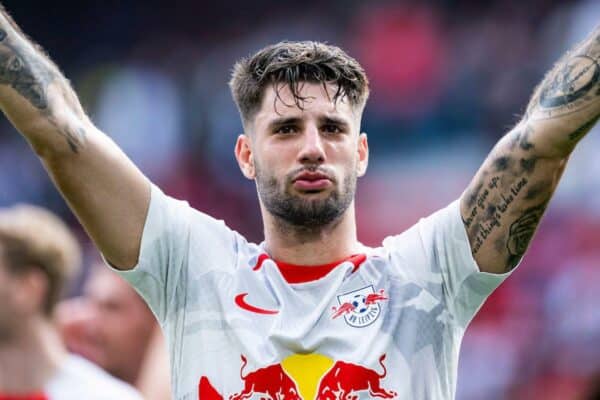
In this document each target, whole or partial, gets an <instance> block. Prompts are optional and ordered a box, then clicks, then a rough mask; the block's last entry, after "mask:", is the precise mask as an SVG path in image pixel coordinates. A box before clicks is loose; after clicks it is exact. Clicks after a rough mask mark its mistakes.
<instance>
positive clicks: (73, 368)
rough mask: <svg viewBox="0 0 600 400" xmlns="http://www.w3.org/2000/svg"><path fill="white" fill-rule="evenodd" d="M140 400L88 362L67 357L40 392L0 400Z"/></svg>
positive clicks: (71, 356)
mask: <svg viewBox="0 0 600 400" xmlns="http://www.w3.org/2000/svg"><path fill="white" fill-rule="evenodd" d="M4 399H7V400H82V399H86V400H115V399H119V400H142V397H141V396H140V395H139V394H138V392H137V391H136V390H135V389H134V388H133V387H131V386H129V385H128V384H126V383H124V382H122V381H120V380H118V379H115V378H113V377H112V376H110V375H109V374H107V373H106V372H104V371H103V370H102V369H100V368H99V367H97V366H95V365H94V364H92V363H90V362H89V361H87V360H85V359H83V358H81V357H79V356H76V355H69V356H68V358H67V359H66V360H65V361H64V362H63V364H62V365H61V367H60V369H59V371H58V372H57V373H56V374H55V375H54V376H53V377H52V378H51V379H50V381H48V383H47V384H46V387H45V388H44V389H43V391H41V392H38V393H33V394H29V395H6V394H2V393H1V392H0V400H4Z"/></svg>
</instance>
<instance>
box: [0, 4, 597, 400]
mask: <svg viewBox="0 0 600 400" xmlns="http://www.w3.org/2000/svg"><path fill="white" fill-rule="evenodd" d="M3 4H4V5H5V7H6V8H7V9H8V10H9V11H10V12H11V14H12V15H13V17H14V18H15V19H16V21H17V22H18V23H19V24H20V25H21V27H22V28H23V30H24V31H25V32H27V33H28V34H29V35H30V37H32V38H33V39H34V40H35V41H37V42H38V43H40V44H41V45H42V46H43V47H44V48H45V49H46V51H47V52H48V53H49V54H50V56H51V57H52V58H53V59H54V60H55V61H56V62H57V64H58V65H59V66H60V67H61V68H62V70H63V71H64V72H65V74H66V75H67V77H69V78H70V79H71V81H72V83H73V85H74V87H75V89H76V91H77V92H78V93H79V95H80V97H81V99H82V102H83V104H84V106H85V107H86V109H87V110H88V112H89V113H90V115H91V116H92V119H93V120H94V121H95V122H96V123H97V125H98V126H99V127H100V128H101V129H102V130H104V132H106V133H107V134H108V135H110V136H111V137H112V138H113V139H114V140H115V141H116V142H117V143H118V144H119V145H120V146H121V147H122V148H123V149H124V150H125V151H126V153H127V154H128V155H129V156H130V157H131V158H132V159H133V160H134V161H135V163H136V164H137V165H138V166H139V167H140V168H141V169H142V170H143V171H144V172H145V173H146V174H147V175H149V176H150V177H151V178H152V179H153V180H154V181H155V182H157V183H158V184H159V185H160V186H161V187H162V188H163V189H164V190H165V191H166V192H167V193H169V194H171V195H173V196H175V197H179V198H185V199H187V200H188V201H189V202H190V203H191V204H192V205H193V206H194V207H196V208H198V209H200V210H203V211H205V212H207V213H209V214H211V215H213V216H215V217H217V218H221V219H224V220H225V221H226V222H227V223H228V225H229V226H231V227H232V228H234V229H236V230H238V231H239V232H241V233H243V234H244V235H246V236H247V237H248V238H249V239H251V240H254V241H259V240H261V235H262V232H261V229H262V227H261V223H260V216H259V211H258V204H257V200H256V194H255V189H254V187H253V185H252V183H251V182H249V181H245V180H244V179H243V178H242V175H241V174H240V173H239V171H238V168H237V165H236V163H235V160H234V157H233V145H234V142H235V138H236V136H237V134H238V133H240V132H241V125H240V122H239V118H238V115H237V111H236V109H235V106H234V104H233V102H232V100H231V99H230V95H229V91H228V87H227V81H228V77H229V73H230V70H231V67H232V65H233V63H234V62H235V60H236V59H238V58H239V57H241V56H245V55H247V54H249V53H250V52H252V51H255V50H257V49H259V48H261V47H263V46H264V45H266V44H269V43H272V42H276V41H280V40H284V39H289V40H306V39H312V40H321V41H327V42H330V43H334V44H338V45H340V46H341V47H343V48H344V49H346V50H347V51H348V52H349V53H350V54H351V55H353V56H354V57H356V58H357V59H358V60H359V61H360V62H361V63H362V64H363V66H364V67H365V69H366V70H367V73H368V75H369V77H370V80H371V88H372V95H371V99H370V101H369V103H368V105H367V109H366V113H365V117H364V124H363V126H364V130H365V131H366V132H367V133H368V134H369V140H370V146H371V165H370V171H369V173H368V174H367V176H366V177H365V178H363V179H362V180H361V182H360V184H359V193H358V199H357V206H358V218H359V237H360V239H361V240H362V241H363V242H365V243H367V244H370V245H376V244H378V243H380V241H381V240H382V238H383V237H384V236H386V235H388V234H393V233H398V232H401V231H403V230H404V229H406V228H408V227H409V226H410V225H412V224H413V223H414V222H416V221H417V219H418V218H420V217H422V216H425V215H427V214H429V213H431V212H432V211H434V210H436V209H438V208H440V207H442V206H444V205H446V204H447V203H449V202H450V201H451V200H453V199H455V198H457V197H458V196H459V195H460V193H461V192H462V190H463V188H464V187H465V186H466V184H467V183H468V181H469V180H470V178H471V177H472V175H473V174H474V173H475V171H476V169H477V168H478V166H479V164H480V163H481V162H482V161H483V159H484V157H485V155H486V154H487V152H488V151H489V150H490V149H491V147H492V146H493V144H494V143H495V142H496V141H497V140H498V139H499V138H500V136H501V135H502V134H504V133H505V132H506V131H507V130H508V129H509V128H510V127H511V126H512V125H513V124H515V123H516V121H517V119H518V118H519V116H520V115H521V114H522V113H523V111H524V108H525V105H526V104H527V101H528V98H529V96H530V94H531V92H532V91H533V88H534V86H535V85H536V84H537V83H538V82H539V81H540V80H541V79H542V77H543V75H544V73H545V71H547V70H548V69H549V68H550V67H551V66H552V64H553V62H554V61H556V60H557V59H558V57H559V56H560V55H561V54H562V53H563V52H564V51H565V50H566V49H567V48H569V47H570V46H572V45H573V44H574V43H575V42H576V41H579V40H581V39H583V37H584V36H585V35H586V34H587V33H588V32H589V31H591V29H592V28H593V27H594V25H596V24H598V23H599V22H600V2H598V1H595V0H583V1H556V0H555V1H552V0H528V1H515V0H511V1H494V0H491V1H486V2H480V1H474V0H471V1H460V2H458V1H449V0H448V1H441V0H440V1H422V2H408V1H406V2H403V1H389V2H385V1H357V0H339V1H328V2H325V1H315V0H305V1H302V2H296V1H274V0H255V1H241V0H235V1H226V2H210V3H208V2H206V4H203V2H198V1H191V0H178V1H160V2H159V1H153V0H147V1H143V2H142V1H131V0H130V1H82V2H71V1H66V0H63V1H53V2H51V3H48V2H39V1H38V0H10V1H9V0H6V1H3ZM598 128H599V127H598V126H597V127H596V128H595V129H594V131H592V132H591V133H590V135H589V136H588V137H587V138H586V139H585V140H584V141H583V142H582V143H581V145H580V147H579V148H578V149H577V151H576V152H575V154H574V155H573V156H572V159H571V162H570V165H569V167H568V169H567V171H566V172H565V174H564V178H563V181H562V183H561V184H560V186H559V188H558V191H557V193H556V196H555V198H554V200H553V202H552V204H551V207H550V209H549V211H548V213H547V216H546V218H545V219H544V221H543V223H542V226H541V228H540V230H539V232H538V234H537V236H536V239H535V240H534V244H533V246H532V248H531V249H530V251H529V252H528V254H527V256H526V257H525V259H524V261H523V262H522V264H521V266H520V267H519V269H518V270H517V272H516V273H515V274H514V275H513V276H512V277H511V278H510V279H509V280H508V281H507V282H506V283H505V284H504V285H503V286H502V287H501V288H500V289H499V290H497V291H496V292H495V293H494V294H493V295H492V297H491V298H490V299H489V300H488V302H487V303H486V304H485V306H484V307H483V309H482V311H481V312H480V313H479V315H478V316H477V317H476V318H475V320H474V321H473V323H472V324H471V326H470V328H469V330H468V331H467V334H466V337H465V340H464V343H463V347H462V354H461V363H460V367H459V380H458V393H457V399H458V400H470V399H487V400H493V399H544V400H548V399H584V398H588V397H587V395H585V394H584V393H586V391H587V390H588V388H589V387H590V386H591V385H594V384H597V383H598V381H600V375H599V373H600V295H599V293H600V267H599V264H600V202H599V200H598V199H599V198H600V157H598V152H599V151H600V132H599V130H600V129H598ZM106 168H110V165H107V166H106ZM15 202H30V203H35V204H39V205H43V206H47V207H49V208H51V209H52V210H54V211H55V212H58V213H59V214H61V215H62V216H63V217H65V218H66V219H67V220H68V221H70V222H71V223H72V225H73V226H74V227H76V229H77V230H78V231H79V233H80V238H81V240H82V241H83V242H84V243H87V244H88V251H89V253H90V255H89V258H92V257H93V256H92V254H93V250H92V248H91V246H90V245H89V240H88V239H87V238H86V237H85V235H84V234H83V233H81V229H80V228H79V227H78V225H77V223H76V221H75V220H74V218H73V216H72V215H71V213H70V212H69V211H68V210H67V208H66V206H65V204H64V202H63V201H62V199H61V198H60V197H59V196H58V194H57V192H56V190H55V189H54V187H53V186H52V184H51V183H50V181H49V179H48V178H47V176H46V174H45V172H44V170H43V169H42V167H41V165H40V163H39V162H38V160H37V158H36V157H35V156H34V154H33V153H32V152H31V150H30V149H29V148H28V146H27V144H26V143H25V141H24V140H23V139H22V138H21V137H20V136H19V135H18V134H17V133H16V132H15V131H14V129H13V128H12V127H11V126H10V125H9V123H8V122H7V121H6V120H5V119H2V120H1V121H0V206H5V205H9V204H13V203H15ZM84 279H85V273H84V274H83V276H82V277H81V278H80V280H79V281H78V282H77V283H76V285H75V286H74V287H73V289H72V292H73V294H76V293H78V291H79V290H80V285H81V282H82V281H83V280H84Z"/></svg>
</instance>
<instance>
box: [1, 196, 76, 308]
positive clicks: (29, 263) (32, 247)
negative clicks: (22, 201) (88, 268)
mask: <svg viewBox="0 0 600 400" xmlns="http://www.w3.org/2000/svg"><path fill="white" fill-rule="evenodd" d="M0 262H1V263H2V264H4V266H5V267H6V268H7V270H8V272H10V273H11V274H12V275H15V276H18V275H24V274H26V273H28V272H30V271H32V270H34V269H37V270H40V271H42V272H43V273H44V274H45V275H46V277H47V279H48V290H47V293H46V298H45V301H44V304H43V310H42V311H43V312H44V313H45V314H46V315H50V314H51V313H52V311H53V310H54V306H55V305H56V303H57V302H58V300H59V299H60V295H61V294H62V290H63V288H64V286H65V285H66V283H67V282H68V280H69V279H70V278H71V277H72V276H73V275H74V274H75V273H76V272H77V271H78V268H79V265H80V262H81V249H80V246H79V243H78V242H77V240H76V239H75V236H74V235H73V234H72V233H71V231H70V230H69V228H68V227H67V226H66V225H65V224H64V223H63V222H62V221H61V220H60V219H59V218H58V217H57V216H56V215H54V214H52V213H51V212H49V211H47V210H45V209H43V208H40V207H35V206H30V205H16V206H13V207H10V208H2V209H0Z"/></svg>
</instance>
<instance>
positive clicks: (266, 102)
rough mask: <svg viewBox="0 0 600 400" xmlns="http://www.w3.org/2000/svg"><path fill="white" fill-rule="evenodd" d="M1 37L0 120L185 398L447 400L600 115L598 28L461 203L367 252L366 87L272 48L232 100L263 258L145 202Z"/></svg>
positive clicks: (65, 103) (48, 69) (100, 140)
mask: <svg viewBox="0 0 600 400" xmlns="http://www.w3.org/2000/svg"><path fill="white" fill-rule="evenodd" d="M0 28H1V29H2V31H1V32H2V41H0V54H2V66H1V67H2V75H1V79H2V80H1V82H2V84H3V86H2V87H1V89H0V90H1V91H0V105H1V106H2V108H3V109H4V111H5V113H6V114H7V116H8V117H9V118H10V119H11V121H13V123H14V124H15V126H16V127H17V128H18V129H19V130H20V131H21V132H22V133H23V135H24V136H25V137H26V138H27V139H28V140H29V141H30V143H31V144H32V146H33V147H34V149H35V150H36V151H37V153H38V154H39V155H40V157H41V158H42V160H43V162H44V165H45V166H46V168H47V169H48V171H49V173H50V175H51V176H52V178H53V180H54V181H55V182H56V184H57V186H58V188H59V189H60V191H61V192H62V194H63V195H64V196H65V198H66V199H67V201H68V203H69V205H70V206H71V208H72V209H73V211H74V212H75V214H76V215H77V216H78V218H79V219H80V220H81V222H82V224H83V225H84V227H85V228H86V229H87V231H88V232H89V234H90V236H91V237H92V239H93V240H94V241H95V243H96V245H97V246H98V248H99V249H100V250H101V251H102V253H103V254H104V256H105V258H106V259H107V261H108V262H109V263H110V264H111V265H112V266H113V267H114V268H116V269H117V270H120V273H121V274H122V275H123V276H124V277H125V278H126V279H127V280H128V281H129V282H131V284H132V285H134V286H135V287H136V288H137V290H138V291H139V292H140V293H141V294H142V295H143V296H144V298H145V300H146V301H147V302H148V304H149V305H150V307H151V309H152V310H153V312H154V313H155V315H156V316H157V318H158V320H159V321H160V323H161V326H162V328H163V330H164V331H165V333H166V336H167V340H168V342H169V349H170V356H171V360H170V362H171V369H172V377H173V391H174V397H175V398H176V399H191V398H198V397H199V398H200V399H203V400H205V399H222V398H229V399H231V400H238V399H250V398H254V397H256V398H258V397H261V398H269V399H314V398H317V399H347V398H367V397H375V398H385V399H450V398H453V396H454V392H455V387H456V370H457V362H458V353H459V347H460V341H461V339H462V336H463V333H464V330H465V328H466V326H467V325H468V323H469V321H470V320H471V318H472V317H473V315H474V314H475V313H476V312H477V310H478V309H479V307H480V306H481V304H482V302H483V301H484V300H485V298H486V297H487V296H488V295H489V294H490V293H491V292H492V291H493V290H494V289H495V288H496V287H497V286H498V285H499V284H500V283H501V282H502V281H503V280H504V279H505V278H506V277H507V275H508V274H509V273H510V271H511V270H512V269H513V268H514V267H515V266H516V265H517V264H518V262H519V260H520V259H521V257H522V256H523V254H524V252H525V249H526V248H527V246H528V244H529V241H530V240H531V238H532V236H533V233H534V231H535V229H536V227H537V225H538V223H539V221H540V218H541V216H542V214H543V212H544V210H545V208H546V205H547V203H548V201H549V199H550V197H551V195H552V192H553V191H554V189H555V187H556V185H557V183H558V178H559V177H560V174H561V172H562V171H563V169H564V166H565V163H566V160H567V158H568V157H569V154H570V153H571V151H572V150H573V147H574V146H575V144H576V143H577V142H578V141H579V140H580V139H581V138H582V137H583V136H584V135H585V133H586V132H587V131H588V130H589V129H590V128H591V127H592V125H593V124H594V122H595V121H596V120H597V119H598V116H599V114H600V86H599V76H600V67H599V65H598V58H599V57H600V29H599V28H596V30H595V31H594V32H593V33H592V34H591V35H590V36H589V37H588V38H587V39H586V40H585V41H584V42H583V43H581V44H579V45H578V46H577V47H575V48H574V49H573V50H572V51H571V52H570V53H569V54H568V55H566V56H565V57H564V58H563V59H562V60H561V61H559V63H558V64H557V65H556V66H555V67H554V69H553V70H552V71H551V72H550V73H549V74H548V75H547V77H546V78H545V79H544V80H543V82H542V83H541V85H540V86H539V88H538V89H537V90H536V91H535V94H534V96H533V99H532V100H531V103H530V105H529V107H528V109H527V113H526V115H525V116H524V117H523V120H522V121H521V122H520V123H519V124H517V126H516V127H515V128H514V129H513V130H511V131H510V132H509V133H508V134H506V136H505V137H504V138H502V139H501V141H500V142H499V143H498V145H497V146H496V147H495V148H494V149H493V151H492V152H491V154H490V156H489V157H488V158H487V160H486V161H485V163H484V164H483V167H482V168H481V169H480V171H479V172H478V173H477V174H476V176H475V178H474V180H473V181H472V183H470V184H469V186H468V188H467V190H466V191H465V192H464V194H463V195H462V196H461V197H460V198H459V199H457V200H456V201H455V202H453V203H452V204H450V205H449V206H448V207H446V208H444V209H442V210H440V211H438V212H436V213H435V214H433V215H431V216H429V217H427V218H424V219H422V220H420V221H419V222H418V223H417V224H416V225H415V226H414V227H412V228H410V229H409V230H407V231H406V232H404V233H402V234H400V235H397V236H392V237H388V238H386V239H385V240H384V241H383V244H382V246H380V247H377V248H368V247H366V246H363V245H362V244H361V243H360V242H359V241H358V239H357V236H356V220H355V214H354V192H355V188H356V182H357V178H358V177H359V176H362V175H363V174H364V173H365V171H366V168H367V164H368V155H369V151H368V143H367V136H366V134H364V133H360V122H361V115H362V111H363V108H364V106H365V103H366V100H367V97H368V92H369V90H368V81H367V78H366V76H365V73H364V71H363V69H362V68H361V66H360V65H359V64H358V62H357V61H356V60H354V59H353V58H351V57H349V56H348V55H347V54H346V53H345V52H343V51H342V50H341V49H339V48H337V47H335V46H329V45H325V44H322V43H315V42H283V43H278V44H276V45H272V46H269V47H266V48H264V49H263V50H261V51H259V52H257V53H256V54H254V55H252V56H251V57H249V58H245V59H242V60H241V61H239V62H238V63H237V64H236V66H235V68H234V72H233V77H232V79H231V82H230V86H231V89H232V93H233V97H234V100H235V102H236V104H237V105H238V108H239V111H240V114H241V118H242V123H243V126H244V134H242V135H240V136H239V137H238V140H237V143H236V146H235V155H236V158H237V161H238V163H239V166H240V168H241V170H242V173H243V174H244V176H246V177H247V178H248V179H252V180H254V181H255V183H256V187H257V192H258V196H259V200H260V209H261V214H262V218H263V224H264V234H265V240H264V241H263V242H262V243H260V244H253V243H248V242H247V241H246V240H245V239H244V238H243V237H242V236H241V235H239V234H238V233H236V232H234V231H231V230H230V229H228V228H227V227H226V226H225V225H224V223H223V222H222V221H216V220H214V219H213V218H211V217H210V216H208V215H206V214H203V213H201V212H199V211H196V210H194V209H192V208H190V207H189V206H188V205H187V203H185V202H181V201H177V200H174V199H172V198H170V197H168V196H166V195H164V194H163V193H162V192H161V191H160V190H159V189H158V188H157V187H156V186H154V185H152V184H150V183H148V181H147V180H146V179H145V178H144V177H143V175H142V174H141V173H140V172H139V171H138V170H137V169H136V168H135V167H134V166H133V165H132V164H131V162H129V161H128V160H127V158H126V157H125V156H124V155H123V154H122V153H121V152H120V151H119V150H118V149H117V148H116V146H115V145H114V144H113V143H112V142H111V141H110V140H109V139H108V138H107V137H106V136H104V135H103V134H102V133H101V132H100V131H98V129H96V128H95V127H94V126H93V125H92V123H91V122H90V121H89V120H88V119H87V118H86V116H85V115H84V114H83V112H82V111H81V107H80V106H79V103H78V102H77V99H76V97H75V95H74V94H73V92H72V90H71V89H70V88H69V85H68V83H67V81H66V80H65V79H64V78H63V77H62V76H61V75H60V73H59V72H58V70H57V68H56V67H55V66H53V65H52V64H51V63H50V61H48V59H47V58H46V57H45V56H44V55H43V54H42V53H41V52H40V51H39V50H37V49H36V47H35V46H33V45H32V44H31V42H29V41H27V40H26V39H25V38H24V36H23V35H22V34H21V33H20V32H19V31H18V29H17V28H16V27H15V25H14V24H13V23H11V22H10V21H9V20H8V17H6V14H4V16H3V18H2V21H1V22H0ZM149 134H150V135H151V133H149ZM490 361H491V362H492V361H493V360H490Z"/></svg>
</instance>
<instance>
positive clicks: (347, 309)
mask: <svg viewBox="0 0 600 400" xmlns="http://www.w3.org/2000/svg"><path fill="white" fill-rule="evenodd" d="M337 299H338V302H339V303H340V305H339V307H332V311H333V314H332V316H331V317H332V318H333V319H336V318H338V317H340V316H342V315H343V316H344V319H345V320H346V323H347V324H348V325H350V326H353V327H356V328H362V327H365V326H367V325H371V324H372V323H373V322H374V321H375V320H376V319H377V317H379V314H381V307H380V305H379V304H378V303H379V302H380V301H382V300H387V299H388V298H387V296H386V295H385V292H384V290H383V289H380V290H379V292H375V289H373V286H372V285H369V286H366V287H364V288H362V289H358V290H354V291H352V292H348V293H345V294H342V295H339V296H338V297H337Z"/></svg>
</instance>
